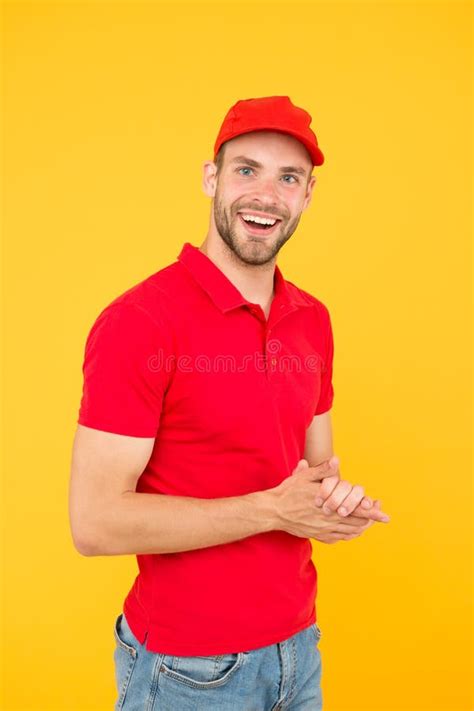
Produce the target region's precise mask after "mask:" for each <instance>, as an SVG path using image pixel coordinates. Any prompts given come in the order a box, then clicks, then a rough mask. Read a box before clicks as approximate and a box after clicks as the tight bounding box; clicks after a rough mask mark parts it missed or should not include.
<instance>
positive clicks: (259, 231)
mask: <svg viewBox="0 0 474 711" xmlns="http://www.w3.org/2000/svg"><path fill="white" fill-rule="evenodd" d="M239 220H240V222H241V223H242V224H243V226H244V227H245V229H246V230H247V232H249V234H251V235H257V237H267V236H269V235H271V234H273V232H275V231H276V229H277V228H278V225H279V224H280V223H281V220H279V219H277V221H276V222H275V224H274V225H262V224H259V223H257V222H250V221H249V222H247V221H246V220H244V218H243V217H242V215H241V214H240V213H239Z"/></svg>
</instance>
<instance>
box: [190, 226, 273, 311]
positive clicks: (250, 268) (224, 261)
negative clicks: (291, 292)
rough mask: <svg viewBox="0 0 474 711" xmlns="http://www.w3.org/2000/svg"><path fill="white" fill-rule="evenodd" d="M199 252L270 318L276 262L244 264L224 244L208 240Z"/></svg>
mask: <svg viewBox="0 0 474 711" xmlns="http://www.w3.org/2000/svg"><path fill="white" fill-rule="evenodd" d="M199 250H200V251H201V252H203V253H204V254H205V255H206V256H207V257H209V259H210V260H211V261H212V262H213V263H214V264H215V265H216V266H217V267H218V268H219V269H220V270H221V272H222V273H223V274H225V276H226V277H227V278H228V279H229V281H231V282H232V284H233V285H234V286H235V287H236V288H237V289H238V290H239V291H240V293H241V294H242V296H243V297H244V298H245V299H247V301H250V302H251V303H253V304H259V305H260V306H261V307H262V309H263V311H264V313H265V315H266V317H267V318H268V314H269V313H270V307H271V303H272V301H273V296H274V293H273V283H274V275H275V261H272V262H269V263H267V264H265V265H251V264H250V265H249V264H244V263H243V262H242V261H241V260H239V258H238V257H237V255H235V254H234V253H233V252H232V251H231V250H230V249H229V248H228V247H227V245H226V244H225V243H224V242H222V245H218V244H214V243H211V242H210V241H209V240H208V239H207V238H206V239H205V240H204V242H203V243H202V245H201V246H200V247H199Z"/></svg>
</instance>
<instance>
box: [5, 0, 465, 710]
mask: <svg viewBox="0 0 474 711" xmlns="http://www.w3.org/2000/svg"><path fill="white" fill-rule="evenodd" d="M3 10H4V20H3V46H4V76H3V80H4V94H3V109H4V131H5V133H4V153H3V174H4V181H5V188H4V191H5V192H4V208H3V225H4V236H5V239H4V259H5V267H6V269H5V273H4V286H5V294H6V299H5V304H6V309H5V321H4V325H5V334H6V347H5V351H4V353H5V356H4V365H5V385H4V400H5V428H4V431H5V438H4V444H5V470H4V511H3V524H2V526H3V535H4V552H5V553H4V581H3V582H4V585H3V598H2V605H3V607H2V609H3V634H2V653H3V662H2V669H3V676H4V692H3V699H4V700H3V706H2V709H8V710H11V711H14V710H15V711H18V710H20V709H21V710H25V711H26V710H28V711H56V710H57V711H59V710H60V711H66V710H67V711H99V710H100V711H102V710H104V711H105V710H106V709H111V708H112V705H113V702H114V700H115V687H114V678H113V674H114V670H113V649H114V640H113V633H112V630H113V623H114V621H115V617H116V615H117V614H118V613H119V612H120V611H121V606H122V601H123V599H124V597H125V595H126V594H127V592H128V590H129V588H130V586H131V584H132V582H133V579H134V577H135V575H136V573H137V567H136V562H135V558H134V557H133V556H130V557H125V556H124V557H120V556H118V557H96V558H87V557H82V556H81V555H80V554H79V553H77V552H76V551H75V549H74V546H73V544H72V539H71V534H70V529H69V521H68V506H67V498H68V481H69V466H70V452H71V444H72V438H73V434H74V430H75V426H76V418H77V412H78V407H79V400H80V393H81V387H82V373H81V365H82V357H83V348H84V343H85V338H86V336H87V333H88V331H89V328H90V327H91V325H92V322H93V320H94V319H95V317H96V316H97V314H98V313H99V311H100V310H101V309H102V308H103V307H104V306H105V305H106V304H107V303H109V301H111V300H112V299H113V298H114V297H115V296H116V295H118V294H119V293H121V292H122V291H124V290H125V289H127V288H129V287H130V286H131V285H133V284H135V283H136V282H138V281H140V280H141V279H144V278H145V277H147V276H149V275H150V274H152V273H153V272H155V271H157V270H158V269H160V268H161V267H163V266H165V265H167V264H169V263H170V262H172V261H174V260H175V258H176V256H177V254H178V253H179V251H180V249H181V246H182V244H183V243H184V242H185V241H190V242H191V243H193V244H195V245H196V246H198V245H200V244H201V242H202V241H203V239H204V236H205V233H206V230H207V221H208V215H209V207H210V201H209V199H208V198H207V197H206V196H205V195H204V193H203V192H202V189H201V174H202V172H201V171H202V163H203V162H204V161H205V160H207V159H211V158H212V146H213V143H214V140H215V137H216V135H217V131H218V128H219V126H220V123H221V121H222V119H223V117H224V115H225V113H226V111H227V110H228V108H229V107H230V106H231V105H232V104H233V103H234V102H235V101H237V100H238V99H239V98H250V97H255V96H263V95H271V94H286V95H289V96H290V97H291V99H292V100H293V102H294V103H296V104H297V105H299V106H303V107H305V108H306V109H307V110H308V111H309V112H310V113H311V114H312V116H313V127H314V129H315V131H316V133H317V136H318V139H319V142H320V145H321V148H322V150H323V152H324V154H325V157H326V162H325V164H324V165H323V166H321V167H319V168H315V169H314V174H315V175H317V179H318V182H317V185H316V188H315V192H314V197H313V202H312V205H311V206H310V209H309V210H308V211H307V212H306V213H305V214H304V215H303V218H302V220H301V222H300V226H299V227H298V230H297V232H296V233H295V234H294V235H293V237H292V239H291V240H290V242H289V243H288V244H287V245H286V246H285V247H284V249H283V250H282V253H281V254H280V255H279V261H278V263H279V265H280V267H281V268H282V271H283V273H284V275H285V276H286V277H287V278H288V279H290V280H291V281H294V282H295V283H297V284H298V285H299V286H301V287H302V288H304V289H307V290H308V291H310V292H311V293H313V294H314V295H315V296H317V297H318V298H320V299H321V300H322V301H323V302H324V303H325V304H326V305H327V306H328V308H329V309H330V312H331V315H332V320H333V328H334V336H335V349H336V350H335V361H334V368H335V372H334V388H335V401H334V407H333V422H334V434H335V452H336V453H337V454H338V455H339V457H340V460H341V474H342V476H343V478H346V479H348V480H349V481H351V482H352V483H359V484H362V485H363V486H364V488H365V491H366V493H367V494H368V495H369V496H372V497H374V498H380V499H381V501H382V504H383V509H384V510H385V511H386V512H388V513H389V514H390V515H391V517H392V520H391V522H390V523H389V524H388V525H384V524H378V525H375V526H373V527H372V528H371V529H370V530H369V531H368V532H367V533H366V534H364V535H363V536H361V537H360V538H358V539H356V540H354V541H351V542H347V543H346V542H342V543H339V544H337V545H334V546H325V545H323V544H319V543H315V544H314V546H313V548H314V560H315V563H316V565H317V568H318V572H319V594H318V598H317V614H318V622H319V624H320V626H321V629H322V632H323V637H322V639H321V642H320V648H321V652H322V657H323V696H324V708H325V711H392V710H401V709H404V710H406V711H415V710H416V711H422V710H425V709H432V710H433V711H435V710H443V711H461V710H463V711H464V710H467V709H471V708H472V701H470V698H469V694H470V680H469V676H470V673H471V666H470V650H471V646H470V634H471V622H472V611H471V608H470V593H471V590H470V584H471V567H470V537H471V498H470V497H471V483H470V482H471V480H470V428H469V425H470V408H469V405H470V392H471V391H470V386H471V381H470V377H471V373H470V359H471V351H470V348H471V341H470V331H469V328H470V323H469V315H470V312H469V293H470V292H469V284H470V242H469V237H470V231H469V228H470V205H469V203H470V197H471V196H470V180H471V160H472V154H471V149H472V146H471V132H470V121H471V119H472V115H471V104H470V101H471V83H470V79H471V76H470V59H471V34H470V33H471V7H470V5H468V4H467V3H466V4H462V3H457V2H449V3H448V2H446V3H427V2H424V3H417V4H415V3H408V2H403V3H402V2H399V3H379V4H376V3H361V2H360V3H359V2H357V3H354V2H351V3H344V4H343V3H339V2H334V3H307V4H303V3H296V2H294V1H293V2H291V3H290V2H285V3H282V2H278V3H271V2H264V1H262V2H260V3H255V2H240V3H238V4H230V3H221V4H219V5H218V4H200V3H192V4H186V5H185V4H182V3H175V4H174V5H165V4H160V3H152V2H147V3H138V2H130V3H119V2H102V3H100V2H84V3H77V4H74V3H66V2H64V3H56V4H53V3H51V4H46V3H41V2H33V3H28V4H27V3H21V2H8V3H4V4H3Z"/></svg>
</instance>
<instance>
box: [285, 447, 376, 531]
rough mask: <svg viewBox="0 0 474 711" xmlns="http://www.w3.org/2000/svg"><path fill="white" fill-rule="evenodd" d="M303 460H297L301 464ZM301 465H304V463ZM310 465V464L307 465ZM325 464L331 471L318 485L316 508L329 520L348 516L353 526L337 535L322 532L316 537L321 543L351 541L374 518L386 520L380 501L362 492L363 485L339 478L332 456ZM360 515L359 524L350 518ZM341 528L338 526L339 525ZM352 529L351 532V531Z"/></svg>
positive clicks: (336, 465)
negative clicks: (373, 499)
mask: <svg viewBox="0 0 474 711" xmlns="http://www.w3.org/2000/svg"><path fill="white" fill-rule="evenodd" d="M303 462H306V464H307V461H306V460H300V463H299V464H300V465H301V464H303ZM303 466H305V465H304V464H303ZM308 466H309V465H308ZM328 466H329V469H330V470H333V473H327V474H325V475H324V478H323V479H322V481H321V483H320V484H319V492H318V495H317V497H316V500H315V504H316V506H317V507H318V508H322V512H323V514H325V515H326V516H327V517H328V519H333V520H337V521H339V522H341V519H342V522H343V521H344V518H345V517H347V516H349V515H351V519H352V526H351V527H349V526H348V527H347V531H345V532H344V533H343V532H342V531H341V532H340V534H339V535H338V534H337V533H334V532H332V534H331V535H330V536H327V535H325V534H321V536H318V537H317V540H320V541H321V542H323V543H335V542H337V541H338V540H351V539H352V538H357V537H358V536H360V535H361V534H362V533H363V532H364V531H366V530H367V529H368V528H370V526H373V524H374V523H375V522H377V521H379V522H382V523H388V522H389V521H390V517H389V516H388V515H387V514H385V513H384V512H383V511H381V510H380V501H379V500H378V499H376V500H375V501H372V499H371V498H370V497H368V496H365V495H364V489H363V487H362V486H359V485H358V484H356V485H355V486H353V485H352V484H350V483H349V482H348V481H345V480H344V479H341V478H340V472H339V459H338V458H337V457H336V456H335V455H334V456H332V457H331V458H330V459H329V461H328ZM354 516H355V517H360V525H357V524H358V522H354V521H353V517H354ZM339 528H340V526H339ZM351 529H352V532H351Z"/></svg>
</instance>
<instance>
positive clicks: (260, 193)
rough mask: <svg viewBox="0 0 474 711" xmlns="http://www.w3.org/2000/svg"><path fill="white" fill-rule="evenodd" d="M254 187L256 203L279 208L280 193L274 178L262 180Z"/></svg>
mask: <svg viewBox="0 0 474 711" xmlns="http://www.w3.org/2000/svg"><path fill="white" fill-rule="evenodd" d="M254 187H255V191H254V194H255V202H261V203H263V204H265V205H272V206H273V207H278V191H277V188H276V185H275V181H274V179H273V178H271V177H267V178H260V180H259V181H258V183H257V184H256V185H255V186H254Z"/></svg>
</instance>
